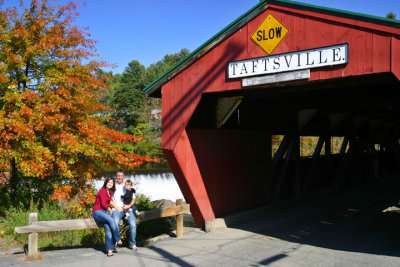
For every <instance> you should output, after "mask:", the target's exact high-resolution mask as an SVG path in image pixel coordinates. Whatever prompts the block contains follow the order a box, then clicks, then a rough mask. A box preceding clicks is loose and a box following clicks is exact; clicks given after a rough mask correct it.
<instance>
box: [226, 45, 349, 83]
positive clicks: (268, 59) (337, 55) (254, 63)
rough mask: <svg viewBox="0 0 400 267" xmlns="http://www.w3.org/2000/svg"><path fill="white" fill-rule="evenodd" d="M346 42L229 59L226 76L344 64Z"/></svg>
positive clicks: (231, 77)
mask: <svg viewBox="0 0 400 267" xmlns="http://www.w3.org/2000/svg"><path fill="white" fill-rule="evenodd" d="M347 62H348V44H338V45H333V46H326V47H319V48H314V49H308V50H300V51H296V52H291V53H284V54H277V55H272V56H265V57H259V58H251V59H244V60H239V61H231V62H229V63H228V70H227V71H228V78H230V79H234V78H242V77H250V76H257V75H263V74H271V73H279V72H287V71H295V70H302V69H312V68H320V67H327V66H334V65H340V64H346V63H347Z"/></svg>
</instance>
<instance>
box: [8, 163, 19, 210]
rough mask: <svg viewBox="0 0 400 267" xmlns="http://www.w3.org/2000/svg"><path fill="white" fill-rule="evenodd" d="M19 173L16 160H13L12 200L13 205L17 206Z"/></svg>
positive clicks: (11, 174)
mask: <svg viewBox="0 0 400 267" xmlns="http://www.w3.org/2000/svg"><path fill="white" fill-rule="evenodd" d="M18 180H19V177H18V171H17V164H16V163H15V158H13V159H12V160H11V173H10V182H9V185H10V200H11V205H13V206H15V205H16V204H17V203H15V201H16V193H17V187H18Z"/></svg>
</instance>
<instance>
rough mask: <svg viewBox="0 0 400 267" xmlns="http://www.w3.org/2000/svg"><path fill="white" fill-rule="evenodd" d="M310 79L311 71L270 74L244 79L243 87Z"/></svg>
mask: <svg viewBox="0 0 400 267" xmlns="http://www.w3.org/2000/svg"><path fill="white" fill-rule="evenodd" d="M308 78H310V69H307V70H297V71H291V72H285V73H278V74H270V75H265V76H260V77H252V78H244V79H242V87H246V86H255V85H260V84H269V83H280V82H287V81H295V80H304V79H308Z"/></svg>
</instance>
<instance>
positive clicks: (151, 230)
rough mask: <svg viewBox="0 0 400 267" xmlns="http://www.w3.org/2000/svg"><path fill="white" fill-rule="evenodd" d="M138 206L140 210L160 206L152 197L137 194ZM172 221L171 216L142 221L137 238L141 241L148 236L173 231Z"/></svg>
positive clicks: (138, 227)
mask: <svg viewBox="0 0 400 267" xmlns="http://www.w3.org/2000/svg"><path fill="white" fill-rule="evenodd" d="M136 207H137V209H138V210H139V211H145V210H151V209H155V208H159V207H158V206H157V204H155V203H153V202H150V198H149V197H147V196H145V195H142V194H137V195H136ZM171 228H172V221H171V218H170V217H167V218H160V219H155V220H151V221H146V222H141V223H140V224H139V225H138V226H137V236H136V240H137V241H138V242H139V243H140V242H142V241H144V240H146V239H148V238H151V237H155V236H158V235H161V234H167V233H169V232H171V230H172V229H171Z"/></svg>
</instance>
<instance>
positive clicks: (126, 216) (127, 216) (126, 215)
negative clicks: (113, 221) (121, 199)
mask: <svg viewBox="0 0 400 267" xmlns="http://www.w3.org/2000/svg"><path fill="white" fill-rule="evenodd" d="M129 216H131V215H130V214H129V213H128V212H127V213H126V214H125V220H128V219H129Z"/></svg>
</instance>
